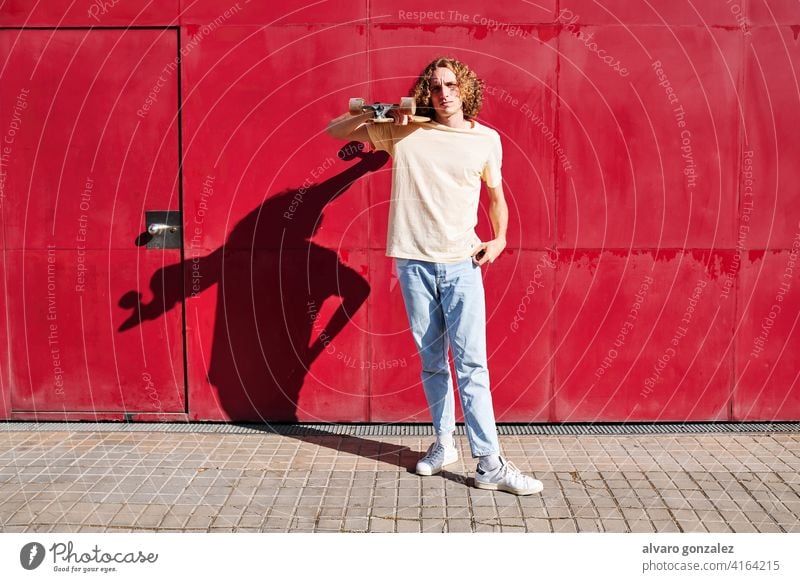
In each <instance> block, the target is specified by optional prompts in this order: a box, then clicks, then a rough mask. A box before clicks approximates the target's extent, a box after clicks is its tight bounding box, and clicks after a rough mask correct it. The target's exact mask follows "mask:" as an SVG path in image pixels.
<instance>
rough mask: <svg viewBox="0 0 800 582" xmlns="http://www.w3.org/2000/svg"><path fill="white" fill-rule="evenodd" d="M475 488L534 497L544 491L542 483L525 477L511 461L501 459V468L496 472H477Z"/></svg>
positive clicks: (479, 469)
mask: <svg viewBox="0 0 800 582" xmlns="http://www.w3.org/2000/svg"><path fill="white" fill-rule="evenodd" d="M475 487H477V488H478V489H489V490H492V491H508V492H509V493H513V494H514V495H532V494H533V493H539V491H541V490H542V489H544V484H543V483H542V482H541V481H538V480H536V479H534V478H533V477H528V476H527V475H523V474H522V473H521V472H520V470H519V469H517V468H516V467H515V466H514V463H512V462H511V461H506V460H505V459H504V458H503V457H500V466H499V467H498V468H497V469H495V470H494V471H483V470H481V468H480V467H478V469H477V470H476V471H475Z"/></svg>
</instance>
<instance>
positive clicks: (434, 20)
mask: <svg viewBox="0 0 800 582" xmlns="http://www.w3.org/2000/svg"><path fill="white" fill-rule="evenodd" d="M555 6H556V2H555V0H540V1H537V2H506V3H499V2H497V3H488V2H485V1H484V0H460V1H457V0H449V1H447V2H436V3H431V2H427V1H425V0H407V1H405V2H402V3H398V2H392V1H391V0H370V18H371V19H372V21H373V22H375V23H376V24H403V25H406V26H411V25H413V26H427V25H432V24H448V25H451V26H465V27H489V28H492V29H494V30H498V31H502V32H503V33H505V34H508V35H510V36H513V35H514V34H515V33H516V32H517V29H515V28H513V25H515V24H530V23H548V22H552V21H553V17H554V14H555Z"/></svg>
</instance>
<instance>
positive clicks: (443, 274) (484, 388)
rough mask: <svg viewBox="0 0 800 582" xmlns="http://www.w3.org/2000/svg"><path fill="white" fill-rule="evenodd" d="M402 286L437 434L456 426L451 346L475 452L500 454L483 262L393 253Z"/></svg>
mask: <svg viewBox="0 0 800 582" xmlns="http://www.w3.org/2000/svg"><path fill="white" fill-rule="evenodd" d="M395 265H396V267H397V277H398V279H399V281H400V290H401V291H402V293H403V301H404V302H405V306H406V313H407V314H408V321H409V324H410V326H411V333H412V335H413V336H414V343H415V344H416V345H417V350H419V355H420V359H421V360H422V385H423V387H424V389H425V397H426V398H427V400H428V407H429V408H430V411H431V417H432V418H433V427H434V429H435V430H436V434H437V435H442V434H447V433H450V432H452V431H454V430H455V428H456V417H455V399H454V398H455V397H454V395H453V380H452V377H451V374H450V365H449V363H448V357H447V352H448V348H449V347H452V351H453V360H454V362H455V370H456V380H457V383H458V392H459V396H460V398H461V407H462V409H463V411H464V423H465V424H466V429H467V438H468V439H469V445H470V449H471V451H472V456H473V457H482V456H485V455H492V454H499V453H500V447H499V444H498V441H497V427H496V426H495V419H494V409H493V408H492V394H491V392H490V391H489V369H488V367H487V361H486V303H485V299H484V293H483V279H482V278H481V267H480V266H479V265H478V264H477V263H475V262H474V261H473V260H472V257H469V258H467V259H466V260H464V261H460V262H458V263H431V262H428V261H418V260H412V259H395Z"/></svg>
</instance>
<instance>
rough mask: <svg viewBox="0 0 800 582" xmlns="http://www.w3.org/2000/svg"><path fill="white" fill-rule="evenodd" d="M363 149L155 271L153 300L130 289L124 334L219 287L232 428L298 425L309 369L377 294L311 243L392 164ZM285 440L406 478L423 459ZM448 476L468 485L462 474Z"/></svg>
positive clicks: (223, 377) (211, 362) (391, 450)
mask: <svg viewBox="0 0 800 582" xmlns="http://www.w3.org/2000/svg"><path fill="white" fill-rule="evenodd" d="M362 148H363V145H362V144H360V143H358V142H350V143H348V144H347V145H345V146H344V147H342V148H341V150H340V151H339V154H338V155H339V157H340V158H341V159H343V160H345V161H352V160H353V159H356V158H357V159H358V161H357V162H356V163H355V164H353V165H351V166H350V167H349V168H347V169H346V170H344V171H343V172H341V173H339V174H337V175H335V176H332V177H331V178H330V179H328V180H325V181H322V182H319V183H316V184H310V185H305V184H304V185H303V187H302V188H294V189H289V190H285V191H283V192H280V193H278V194H276V195H274V196H270V197H268V198H267V199H266V200H265V201H264V203H263V204H261V205H259V206H257V207H256V208H254V209H253V210H252V211H251V212H249V213H248V214H247V215H246V216H245V217H244V218H242V219H241V220H240V221H239V222H238V223H237V224H236V226H235V227H234V228H233V230H232V231H231V232H230V233H229V234H228V237H227V239H226V241H225V244H223V245H222V246H221V247H219V248H217V249H215V250H214V251H212V252H210V253H208V254H206V255H204V256H193V257H191V258H188V259H186V260H184V261H183V262H182V263H176V264H173V265H168V266H166V267H163V268H161V269H159V270H158V271H156V272H155V273H154V274H153V276H152V277H151V279H150V282H149V287H150V293H151V296H152V297H153V299H152V300H151V301H149V302H142V294H141V293H139V292H137V291H135V290H132V291H129V292H127V293H125V294H124V295H123V296H122V297H121V298H120V300H119V304H120V306H122V307H125V308H127V309H130V310H131V314H130V316H129V317H128V318H127V319H126V320H125V321H124V322H123V323H122V324H121V325H120V326H119V331H120V332H125V331H127V330H130V329H133V328H135V327H136V326H137V325H139V324H140V323H141V322H142V321H145V320H151V319H156V318H158V317H160V316H162V315H163V314H164V313H165V312H166V311H168V310H170V309H172V308H174V307H175V306H176V305H178V304H179V302H181V301H182V300H183V298H184V290H185V292H186V296H187V297H189V296H190V295H194V294H200V293H203V292H204V291H205V290H207V289H209V288H210V287H211V286H213V285H217V286H218V289H217V300H216V311H215V316H214V334H213V340H212V345H211V351H210V356H209V359H208V370H207V380H208V382H209V383H210V384H211V385H213V386H214V388H215V389H216V392H217V400H218V405H219V407H220V409H221V410H222V411H223V412H224V415H225V416H226V417H227V418H229V419H231V420H232V421H233V422H234V423H236V424H245V423H248V426H250V424H249V423H259V424H261V426H262V427H263V430H264V431H265V432H273V433H274V432H276V431H275V430H273V429H272V428H271V425H270V424H269V423H270V422H275V423H293V422H297V421H298V420H299V418H298V414H297V408H298V399H299V396H300V393H301V391H302V388H303V384H304V381H305V378H306V375H307V374H308V371H309V369H310V367H311V365H312V364H313V362H314V361H315V360H316V358H317V357H319V355H320V354H321V353H323V351H324V349H325V345H326V343H328V342H332V340H333V339H334V338H335V337H336V336H337V335H338V334H339V333H340V332H341V331H342V329H343V328H344V327H345V326H346V325H347V323H348V322H349V320H350V318H351V317H352V316H353V314H354V313H355V312H356V311H358V309H359V308H360V307H361V306H362V305H363V304H364V302H365V301H366V299H367V297H368V296H369V293H370V286H369V283H368V282H367V280H366V279H365V278H364V277H363V276H362V275H361V274H359V273H357V272H356V271H354V270H353V269H351V268H350V267H349V266H347V265H346V264H345V263H344V262H343V261H342V260H341V259H340V257H339V255H338V254H337V252H336V251H333V250H331V249H328V248H325V247H323V246H321V245H318V244H317V243H315V242H314V241H313V237H314V235H315V234H316V233H317V231H318V230H319V228H320V225H321V223H322V217H323V210H324V208H325V206H327V205H328V204H330V203H331V202H333V201H334V200H336V199H337V198H338V197H339V196H342V195H343V194H344V193H345V192H346V191H347V189H348V188H349V187H350V186H351V185H352V184H353V183H354V182H355V181H356V180H357V179H359V178H360V177H362V176H364V175H366V174H368V173H370V172H373V171H376V170H379V169H380V168H382V167H383V166H384V165H385V164H386V162H387V161H388V159H389V157H388V155H387V154H386V153H385V152H370V153H364V152H363V151H362ZM287 212H289V215H290V216H291V218H290V219H288V218H287V214H286V213H287ZM187 254H189V253H187ZM333 296H337V297H340V298H341V304H340V306H339V307H338V308H337V310H336V312H335V313H334V314H333V315H332V316H331V317H330V319H329V320H328V321H327V323H324V322H319V321H317V317H316V315H315V312H314V309H316V310H318V309H319V306H321V305H322V304H323V303H324V302H325V301H326V299H328V298H329V297H333ZM310 306H314V309H310ZM323 323H324V326H323ZM191 324H192V325H191V327H195V328H196V324H195V322H191ZM312 340H313V341H312ZM256 428H258V427H257V426H256ZM283 432H284V433H285V431H283ZM288 436H291V438H295V439H298V440H302V441H307V442H310V443H313V444H317V445H320V446H324V447H327V448H330V449H333V450H336V451H338V452H344V453H349V454H353V455H359V456H362V457H365V458H374V459H377V460H378V461H381V462H386V463H389V464H393V465H396V466H398V467H401V468H403V469H405V470H406V471H409V472H413V471H414V468H415V466H416V462H417V460H418V459H419V458H420V457H421V456H422V454H423V453H422V452H419V451H413V450H411V449H409V448H408V447H405V446H399V445H394V444H391V443H386V442H381V441H377V440H369V439H364V438H360V437H355V436H350V435H339V434H335V433H333V432H327V431H324V430H316V429H309V428H307V427H303V429H302V430H301V431H298V432H297V434H288ZM441 476H442V477H444V478H447V479H450V480H453V481H458V482H463V477H461V476H459V475H456V474H452V473H447V472H443V473H442V474H441Z"/></svg>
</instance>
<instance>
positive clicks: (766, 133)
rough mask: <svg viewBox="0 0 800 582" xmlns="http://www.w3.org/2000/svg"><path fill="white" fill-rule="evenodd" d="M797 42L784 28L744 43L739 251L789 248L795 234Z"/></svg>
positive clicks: (799, 99) (756, 33)
mask: <svg viewBox="0 0 800 582" xmlns="http://www.w3.org/2000/svg"><path fill="white" fill-rule="evenodd" d="M796 36H797V35H796V34H795V33H793V31H792V30H791V29H789V28H788V27H787V28H756V29H754V30H753V31H752V36H749V37H747V45H748V50H747V51H746V53H745V54H746V55H747V57H746V58H747V61H746V62H747V69H746V79H747V82H746V83H745V88H746V99H745V102H746V106H745V125H744V131H743V142H744V144H743V152H742V162H741V164H742V169H741V172H742V173H741V183H740V186H739V189H740V203H739V204H740V211H739V212H740V215H741V217H742V218H741V221H742V222H741V224H740V228H741V230H740V232H739V233H738V234H739V236H738V240H737V245H739V246H741V247H742V248H756V249H757V248H770V249H785V248H789V247H791V244H792V240H793V238H794V235H795V232H796V230H797V225H796V223H797V218H798V216H797V213H796V212H795V210H796V209H797V208H798V205H800V192H798V188H797V184H798V183H800V166H798V164H797V160H798V159H800V144H798V140H797V130H796V128H797V126H798V124H800V95H799V94H798V91H797V87H796V85H795V82H796V81H794V77H793V76H792V74H791V71H797V69H798V66H800V57H798V51H797V48H798V45H799V44H800V43H799V42H798V40H797V38H796ZM787 84H788V85H787Z"/></svg>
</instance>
